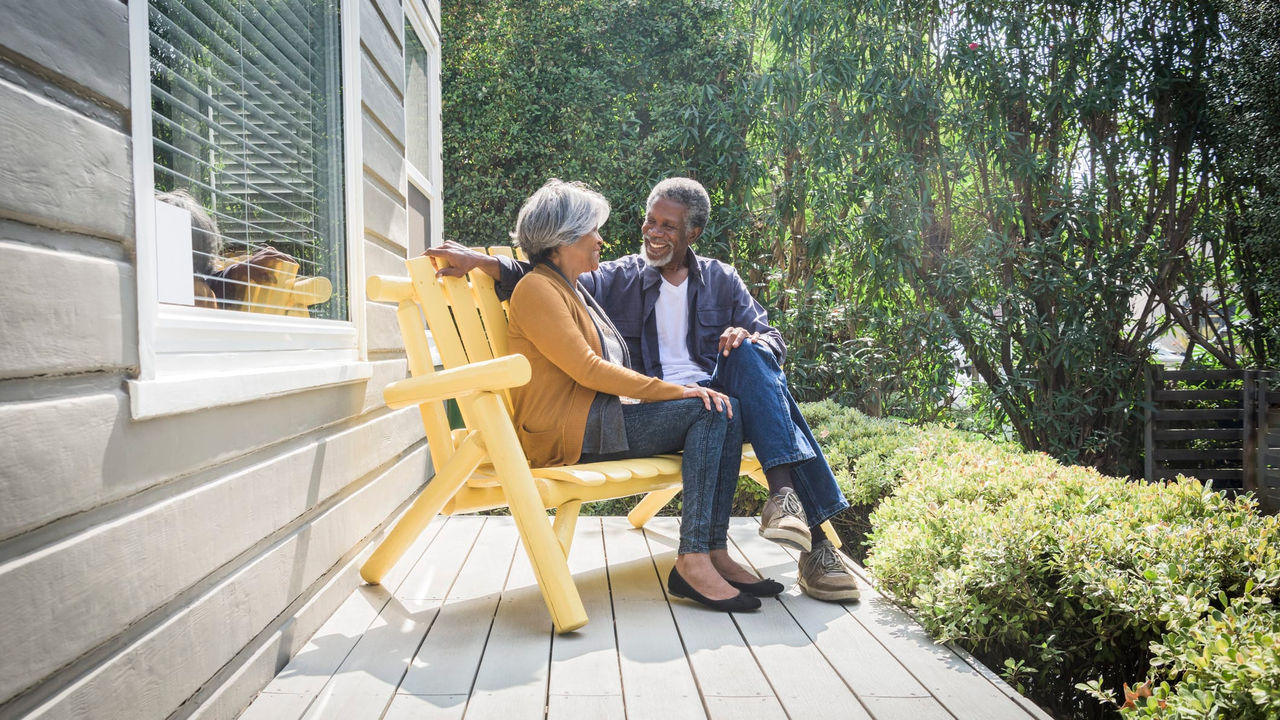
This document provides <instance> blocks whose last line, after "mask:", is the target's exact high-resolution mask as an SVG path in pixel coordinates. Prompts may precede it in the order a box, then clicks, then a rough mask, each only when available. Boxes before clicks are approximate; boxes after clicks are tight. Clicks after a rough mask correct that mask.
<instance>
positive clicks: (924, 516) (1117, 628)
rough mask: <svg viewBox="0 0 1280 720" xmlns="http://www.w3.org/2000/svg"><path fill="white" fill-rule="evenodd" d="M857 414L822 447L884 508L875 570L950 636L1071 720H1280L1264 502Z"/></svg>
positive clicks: (877, 523) (824, 415)
mask: <svg viewBox="0 0 1280 720" xmlns="http://www.w3.org/2000/svg"><path fill="white" fill-rule="evenodd" d="M809 409H810V408H806V414H808V412H809ZM851 414H852V411H843V410H840V409H838V408H831V407H822V408H818V409H817V412H816V413H815V416H816V417H817V418H818V420H817V422H816V423H815V427H818V426H819V425H822V426H823V427H833V428H834V427H841V428H846V429H848V430H849V431H850V432H849V437H846V438H840V439H837V440H835V442H831V439H830V436H828V438H827V439H825V440H822V442H825V443H829V444H830V445H831V446H832V448H833V450H832V452H831V453H830V454H831V455H832V456H835V457H839V458H840V462H841V463H843V464H844V465H845V466H846V467H851V468H852V469H853V470H852V472H853V473H854V475H855V477H852V478H848V479H846V480H843V481H842V485H843V484H846V483H847V487H846V491H847V492H849V493H850V496H851V498H852V497H855V496H856V497H858V498H860V499H862V500H866V501H868V502H875V501H876V500H877V499H879V498H883V501H882V502H880V504H879V505H878V506H877V507H876V508H875V510H874V512H872V513H871V514H870V523H871V525H872V527H873V528H874V530H873V532H872V533H871V535H870V537H869V542H870V555H869V557H868V566H869V567H870V568H871V569H872V571H873V572H874V573H875V575H876V577H877V579H878V580H879V582H880V584H881V586H882V587H883V588H884V589H886V590H888V591H890V592H891V593H892V594H894V595H895V596H897V597H898V598H899V599H901V600H902V601H903V602H905V603H907V604H909V605H911V606H912V607H913V608H914V609H915V612H916V614H917V617H918V619H919V620H920V622H921V623H922V624H923V625H924V626H925V627H926V628H927V629H928V630H929V631H930V632H931V633H932V634H933V635H934V636H935V637H937V638H938V639H940V640H943V641H954V642H956V643H957V644H959V645H961V646H963V647H965V648H967V649H969V650H971V651H973V652H974V653H975V654H976V655H978V656H979V657H980V658H982V659H983V660H984V662H986V663H987V664H988V665H991V666H993V667H1001V666H1003V667H1004V668H1005V669H1006V677H1007V678H1009V679H1010V680H1011V682H1013V683H1014V684H1015V685H1017V686H1018V687H1019V689H1020V690H1022V691H1023V692H1025V693H1027V694H1028V695H1030V696H1031V697H1033V698H1035V699H1036V700H1037V701H1038V702H1040V703H1041V704H1043V705H1045V706H1047V707H1049V708H1051V709H1052V710H1053V711H1054V712H1056V713H1058V714H1060V715H1061V716H1063V717H1100V716H1114V715H1115V714H1116V711H1117V709H1119V708H1121V706H1122V705H1125V704H1126V703H1127V705H1126V706H1125V707H1124V708H1123V710H1122V712H1123V713H1125V714H1126V716H1141V717H1149V716H1150V717H1169V718H1175V717H1176V718H1190V717H1196V718H1201V717H1203V718H1211V717H1217V718H1253V717H1258V718H1262V717H1276V716H1277V715H1280V709H1277V704H1278V703H1280V695H1278V693H1280V655H1278V651H1277V650H1276V647H1275V640H1276V638H1277V636H1278V635H1280V613H1278V612H1277V611H1276V610H1275V609H1273V603H1275V602H1276V601H1277V600H1280V523H1278V522H1277V519H1276V518H1274V517H1264V516H1261V515H1259V514H1258V512H1257V508H1256V505H1255V503H1254V501H1253V500H1252V499H1251V498H1248V497H1241V498H1230V497H1227V496H1225V495H1223V494H1220V493H1216V492H1213V491H1212V490H1210V489H1208V488H1205V487H1203V486H1202V485H1200V484H1199V483H1198V482H1196V481H1193V480H1186V479H1183V480H1179V481H1178V482H1173V483H1169V484H1145V483H1135V482H1130V481H1127V480H1124V479H1121V478H1114V477H1108V476H1104V475H1101V474H1099V473H1097V472H1096V471H1094V470H1092V469H1089V468H1083V467H1066V466H1063V465H1061V464H1059V463H1057V462H1056V461H1054V460H1053V459H1052V458H1050V457H1048V456H1046V455H1043V454H1039V453H1025V452H1021V451H1019V450H1017V449H1016V448H1013V447H1011V446H1008V445H1002V444H998V443H993V442H990V441H987V440H983V439H981V438H979V437H977V436H974V435H970V434H964V433H956V432H955V431H951V430H948V429H946V428H925V429H913V428H910V427H907V426H905V425H901V424H898V423H894V422H893V421H885V420H870V419H869V418H858V417H852V416H851ZM877 431H879V436H878V437H877V435H876V433H877ZM832 434H834V432H833V433H832ZM835 448H843V450H840V451H839V453H843V454H838V453H837V451H836V450H835ZM864 470H865V471H866V476H865V477H859V476H857V474H858V473H860V472H862V471H864ZM1122 688H1124V689H1126V690H1129V692H1128V693H1127V694H1123V695H1122V694H1120V691H1121V689H1122ZM1135 689H1136V690H1135ZM1090 696H1093V698H1097V699H1099V700H1103V701H1104V703H1098V702H1096V701H1095V700H1094V699H1093V698H1091V697H1090Z"/></svg>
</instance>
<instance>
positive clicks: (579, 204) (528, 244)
mask: <svg viewBox="0 0 1280 720" xmlns="http://www.w3.org/2000/svg"><path fill="white" fill-rule="evenodd" d="M608 219H609V201H608V200H606V199H605V197H604V196H603V195H601V194H600V193H598V192H596V191H595V190H592V189H591V188H590V187H588V186H587V185H585V184H584V183H580V182H565V181H563V180H560V179H557V178H551V179H550V180H548V181H547V182H546V184H545V185H543V186H542V187H540V188H538V191H537V192H535V193H534V194H532V195H530V196H529V199H527V200H525V201H524V205H522V206H520V215H519V217H517V218H516V229H515V232H513V233H511V239H512V240H513V241H514V242H515V244H516V245H517V246H519V247H520V249H522V250H524V253H525V255H528V256H529V260H530V261H531V262H538V261H539V260H545V259H546V258H547V256H548V255H550V254H551V251H552V250H554V249H556V248H558V247H560V246H562V245H572V244H573V243H575V242H577V241H578V239H579V238H581V237H582V236H583V235H586V234H587V233H589V232H591V231H592V230H597V229H599V228H600V226H601V225H604V222H605V220H608Z"/></svg>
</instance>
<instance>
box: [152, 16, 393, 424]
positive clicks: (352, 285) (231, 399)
mask: <svg viewBox="0 0 1280 720" xmlns="http://www.w3.org/2000/svg"><path fill="white" fill-rule="evenodd" d="M128 3H129V63H130V82H131V86H132V87H131V90H130V102H131V104H132V107H133V113H132V116H133V131H132V140H133V185H134V211H135V215H134V217H135V240H136V259H137V265H136V267H137V274H138V275H137V290H138V307H137V311H138V365H139V367H138V376H137V378H136V379H133V380H130V381H129V383H128V385H129V400H130V407H131V411H132V415H133V417H134V418H135V419H144V418H151V417H158V416H163V415H171V414H176V413H182V412H190V411H193V410H200V409H204V408H209V407H215V406H219V405H232V404H236V403H243V402H248V401H251V400H257V399H261V398H266V397H271V396H274V395H282V394H286V393H291V392H297V391H301V390H307V389H312V388H318V387H324V386H328V385H339V384H346V383H352V382H361V381H365V380H367V379H368V378H370V377H371V376H372V375H373V365H372V364H371V363H370V362H368V350H367V339H366V333H365V311H364V302H363V298H364V292H365V290H364V288H365V281H364V238H363V236H362V234H361V230H362V228H363V225H364V222H363V209H364V208H363V206H364V202H363V197H362V196H361V193H360V189H361V187H362V182H363V178H362V177H361V172H362V166H363V157H362V150H361V146H360V130H359V128H360V122H361V117H360V51H359V48H360V24H359V16H360V12H359V10H360V7H359V0H341V2H340V9H339V12H340V15H339V22H340V23H341V30H340V36H341V42H342V47H341V57H340V67H341V74H342V88H343V91H342V105H343V107H342V123H343V139H342V141H343V155H344V158H343V160H344V163H345V164H344V167H343V176H344V178H343V181H344V184H345V187H344V188H343V195H344V200H345V208H344V210H345V212H344V217H345V222H344V226H345V241H346V270H347V288H348V296H347V302H348V306H349V308H348V311H349V317H350V320H345V321H339V320H322V319H314V318H296V317H288V316H282V315H258V314H254V313H246V312H233V311H228V310H217V309H211V308H199V307H184V306H177V305H167V304H161V303H160V302H159V299H158V281H157V257H156V231H155V195H156V192H155V170H154V167H153V162H154V161H153V158H152V151H151V145H152V130H151V128H152V117H151V68H150V64H151V63H150V58H151V53H150V30H149V26H148V15H149V3H148V0H128ZM353 128H354V130H353Z"/></svg>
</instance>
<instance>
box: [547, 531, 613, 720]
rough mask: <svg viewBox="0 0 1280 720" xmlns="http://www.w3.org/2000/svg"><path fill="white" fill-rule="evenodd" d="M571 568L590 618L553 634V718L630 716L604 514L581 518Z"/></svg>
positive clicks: (550, 702)
mask: <svg viewBox="0 0 1280 720" xmlns="http://www.w3.org/2000/svg"><path fill="white" fill-rule="evenodd" d="M569 570H570V572H572V573H573V579H574V581H576V582H577V584H578V592H579V593H580V594H581V595H582V604H583V607H585V608H586V610H587V617H588V618H590V620H589V621H588V622H587V624H586V626H585V627H583V628H581V629H579V630H577V631H576V632H572V633H566V634H564V635H553V636H552V638H551V680H550V684H549V689H548V698H547V717H548V718H552V719H553V720H554V719H555V718H568V719H574V718H586V717H590V718H624V717H625V716H626V713H625V711H624V709H623V705H622V674H621V670H620V668H619V666H618V643H617V638H616V636H615V635H614V632H613V604H612V601H611V600H610V597H609V572H608V569H607V566H606V564H605V556H604V534H603V529H602V528H601V525H600V518H598V517H584V518H581V519H579V521H578V528H577V534H576V535H575V537H574V541H573V546H572V552H570V553H569Z"/></svg>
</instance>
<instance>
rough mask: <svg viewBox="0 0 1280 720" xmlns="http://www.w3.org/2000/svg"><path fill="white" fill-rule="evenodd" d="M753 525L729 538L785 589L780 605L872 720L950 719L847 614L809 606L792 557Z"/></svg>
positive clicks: (738, 522) (740, 523) (746, 522)
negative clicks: (897, 719) (898, 719)
mask: <svg viewBox="0 0 1280 720" xmlns="http://www.w3.org/2000/svg"><path fill="white" fill-rule="evenodd" d="M758 527H759V525H758V523H757V522H755V520H754V519H735V520H734V521H733V523H731V525H730V528H729V536H730V539H731V540H732V541H733V543H734V544H735V546H736V547H737V548H738V549H739V550H741V551H743V553H744V556H746V559H747V560H748V561H749V562H750V563H751V564H752V565H753V566H754V567H755V569H756V570H757V572H760V573H761V574H762V575H765V576H768V577H772V578H774V579H776V580H778V581H779V582H782V583H783V584H784V585H787V586H788V590H787V592H785V593H783V595H782V596H781V597H780V601H781V602H782V604H783V605H784V606H785V607H786V608H787V610H788V612H789V613H790V614H791V616H792V618H793V619H794V620H795V621H796V623H797V624H798V625H799V627H800V628H801V629H802V630H803V631H804V633H805V635H806V636H808V637H809V638H810V639H811V641H812V642H813V645H814V646H815V647H816V648H817V649H818V650H819V651H820V652H821V653H822V655H823V656H824V657H825V658H826V660H827V662H829V663H830V664H831V666H832V668H833V669H834V670H835V671H836V673H837V674H839V676H840V677H841V678H842V679H843V681H844V683H845V684H846V685H847V686H848V687H849V688H850V689H851V690H852V691H853V693H854V695H856V696H857V697H858V699H859V700H860V701H862V704H863V706H864V707H865V708H866V709H867V710H868V711H869V712H870V713H871V715H872V717H875V718H876V720H889V719H890V718H895V719H896V718H911V719H912V720H928V719H931V718H950V717H951V714H950V713H948V712H947V711H946V709H945V708H943V707H942V705H941V704H939V703H938V701H937V700H935V699H934V698H933V696H932V695H930V693H929V691H928V690H926V689H925V688H924V686H923V685H921V684H920V682H919V681H918V680H916V679H915V677H914V676H912V674H911V673H910V671H908V670H907V668H905V667H904V666H903V665H902V664H901V663H900V662H898V660H897V659H896V658H894V656H893V655H892V654H891V653H890V652H889V651H888V650H886V649H885V647H884V646H883V645H881V644H880V642H879V641H878V640H876V638H875V637H874V636H873V635H872V634H871V633H870V632H868V631H867V630H866V628H864V627H863V626H862V625H861V624H860V623H859V622H858V621H857V620H856V619H855V618H854V617H853V616H852V615H851V614H850V613H849V611H848V610H847V609H846V604H847V603H846V604H841V603H831V602H823V601H820V600H814V599H812V598H810V597H808V596H806V595H804V594H803V593H802V591H801V590H800V587H799V585H797V584H796V578H797V574H798V568H797V566H796V556H795V555H794V554H793V553H791V552H789V551H787V550H785V549H783V548H782V547H781V546H779V545H777V544H774V543H771V542H769V541H767V540H764V539H763V538H761V537H760V535H759V533H758V532H757V530H758Z"/></svg>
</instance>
